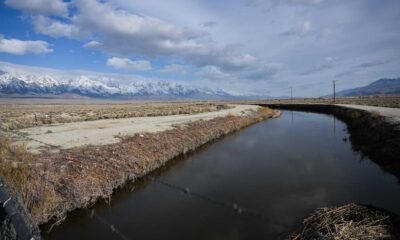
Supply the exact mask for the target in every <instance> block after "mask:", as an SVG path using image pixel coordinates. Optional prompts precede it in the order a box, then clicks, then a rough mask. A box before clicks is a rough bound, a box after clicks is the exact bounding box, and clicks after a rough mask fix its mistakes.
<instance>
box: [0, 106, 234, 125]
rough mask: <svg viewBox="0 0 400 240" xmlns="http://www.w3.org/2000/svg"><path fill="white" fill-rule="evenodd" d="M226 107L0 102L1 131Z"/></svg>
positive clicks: (198, 111)
mask: <svg viewBox="0 0 400 240" xmlns="http://www.w3.org/2000/svg"><path fill="white" fill-rule="evenodd" d="M227 108H229V106H228V105H226V104H218V103H209V102H169V103H151V102H150V103H127V102H105V103H90V104H60V103H57V104H56V103H33V104H29V103H26V102H23V103H17V104H15V103H12V102H0V116H1V118H2V125H1V129H2V130H16V129H21V128H26V127H33V126H41V125H46V124H54V123H67V122H80V121H93V120H98V119H116V118H130V117H148V116H167V115H178V114H195V113H202V112H213V111H218V110H220V109H227Z"/></svg>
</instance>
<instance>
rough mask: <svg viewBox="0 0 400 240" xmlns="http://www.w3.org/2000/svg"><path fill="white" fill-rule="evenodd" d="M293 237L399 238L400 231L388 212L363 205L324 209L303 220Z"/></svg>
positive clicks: (342, 239)
mask: <svg viewBox="0 0 400 240" xmlns="http://www.w3.org/2000/svg"><path fill="white" fill-rule="evenodd" d="M303 226H304V227H303V229H302V230H301V232H300V233H294V234H292V236H291V237H290V239H292V240H303V239H304V240H305V239H315V240H317V239H318V240H347V239H368V240H378V239H398V238H397V237H399V236H398V235H397V234H398V230H399V229H397V230H396V226H394V223H393V219H392V218H391V217H390V215H389V214H388V213H386V212H383V211H381V210H378V209H375V208H373V207H368V206H364V205H360V204H348V205H344V206H341V207H333V208H321V209H318V210H317V211H316V212H314V213H313V214H312V215H311V216H310V217H308V218H306V219H305V220H304V222H303Z"/></svg>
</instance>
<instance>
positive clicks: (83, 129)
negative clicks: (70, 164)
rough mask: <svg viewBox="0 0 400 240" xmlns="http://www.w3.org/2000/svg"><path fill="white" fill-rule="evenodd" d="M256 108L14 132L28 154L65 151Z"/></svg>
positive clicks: (81, 123)
mask: <svg viewBox="0 0 400 240" xmlns="http://www.w3.org/2000/svg"><path fill="white" fill-rule="evenodd" d="M257 108H258V107H257V106H253V105H235V106H234V107H233V108H231V109H226V110H220V111H216V112H206V113H199V114H193V115H172V116H159V117H136V118H125V119H106V120H97V121H88V122H74V123H63V124H54V125H48V126H40V127H33V128H26V129H22V130H20V131H19V132H18V137H17V138H18V141H19V142H24V143H26V144H27V146H28V149H29V150H30V151H32V152H39V151H40V150H43V149H49V148H52V149H53V150H55V151H57V150H58V149H69V148H73V147H79V146H84V145H106V144H112V143H116V142H118V141H119V138H118V136H124V135H133V134H135V133H141V132H159V131H164V130H167V129H171V128H173V127H174V126H175V125H180V124H185V123H188V122H190V121H197V120H211V119H213V118H216V117H224V116H227V115H229V114H232V115H239V116H240V115H246V114H247V113H249V112H250V111H251V110H256V109H257ZM22 136H23V137H22Z"/></svg>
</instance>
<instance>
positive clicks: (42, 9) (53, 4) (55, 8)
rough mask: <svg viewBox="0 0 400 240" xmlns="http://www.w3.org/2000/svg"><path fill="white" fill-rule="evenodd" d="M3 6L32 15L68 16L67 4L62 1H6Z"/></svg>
mask: <svg viewBox="0 0 400 240" xmlns="http://www.w3.org/2000/svg"><path fill="white" fill-rule="evenodd" d="M5 4H6V5H7V6H9V7H12V8H15V9H18V10H21V11H24V12H28V13H33V14H45V15H52V16H63V17H66V16H68V3H66V2H64V1H63V0H6V1H5Z"/></svg>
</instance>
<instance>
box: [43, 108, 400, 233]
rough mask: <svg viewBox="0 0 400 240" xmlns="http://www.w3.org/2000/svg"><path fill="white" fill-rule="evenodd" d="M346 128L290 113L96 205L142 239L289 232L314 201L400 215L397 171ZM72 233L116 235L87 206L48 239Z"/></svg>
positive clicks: (319, 116)
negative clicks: (375, 158) (358, 144)
mask: <svg viewBox="0 0 400 240" xmlns="http://www.w3.org/2000/svg"><path fill="white" fill-rule="evenodd" d="M345 130H346V131H345ZM347 130H348V128H347V126H346V124H345V123H344V122H343V121H341V120H339V119H336V118H334V117H332V116H328V115H325V114H317V113H309V112H308V113H307V112H299V111H283V114H282V116H281V117H280V118H276V119H271V120H268V121H262V122H260V123H258V124H255V125H252V126H250V127H248V128H246V129H244V130H242V131H240V132H237V133H235V134H233V135H229V136H227V137H225V138H223V139H221V140H220V141H216V142H213V144H210V145H207V146H206V147H204V148H202V149H200V150H195V151H194V152H193V153H190V154H188V155H186V156H185V157H184V158H183V159H182V160H178V161H172V162H169V163H167V164H166V165H165V167H163V168H161V169H158V170H156V171H155V172H153V173H150V175H149V178H144V179H142V181H139V182H136V183H137V184H134V185H132V186H128V187H127V188H126V189H122V190H121V191H118V192H117V194H116V195H114V198H113V200H112V201H111V204H110V205H108V204H98V205H95V206H93V207H92V208H91V210H92V211H94V212H95V213H96V214H98V215H99V216H101V217H102V218H104V219H106V221H107V222H108V223H110V224H112V225H113V226H114V227H115V228H116V229H118V230H119V231H120V232H122V233H124V235H125V236H128V237H130V238H139V239H161V238H169V239H188V238H190V239H285V238H286V237H287V236H289V235H290V233H291V232H292V231H293V229H297V228H298V227H299V224H301V222H302V220H303V219H304V218H306V217H307V216H308V215H309V214H310V213H312V212H313V211H314V210H315V209H318V208H321V207H329V206H339V205H343V204H348V203H352V202H359V203H362V204H371V205H374V206H378V207H380V208H384V209H388V210H390V211H391V212H394V213H396V214H399V213H400V208H399V206H398V202H399V201H400V192H399V184H398V181H397V179H396V178H395V177H394V176H392V175H391V174H388V173H387V172H385V171H382V170H384V169H382V168H380V167H379V166H378V165H377V164H375V163H374V162H372V161H370V159H369V158H368V157H367V156H364V157H363V156H362V154H361V153H360V152H357V151H354V146H352V143H351V141H348V140H347V139H348V138H349V137H350V136H349V133H348V131H347ZM344 139H346V140H344ZM198 196H201V197H198ZM221 203H225V204H221ZM228 203H229V204H230V206H232V207H233V208H228V207H225V206H226V205H229V204H228ZM241 209H246V210H248V212H252V213H255V214H253V215H250V214H244V213H243V212H242V211H240V210H241ZM252 216H257V217H252ZM260 216H262V217H260ZM67 236H81V237H83V238H90V237H91V238H96V239H110V238H117V237H116V235H115V233H113V232H112V231H110V229H109V228H105V227H101V223H100V222H98V221H96V219H95V218H92V217H91V214H90V213H86V212H83V211H78V212H75V214H73V215H71V216H70V217H69V218H67V219H66V221H65V222H64V223H63V224H61V225H60V226H58V227H55V228H54V229H53V230H52V231H51V232H50V233H48V234H46V236H45V238H47V239H68V238H67Z"/></svg>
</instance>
